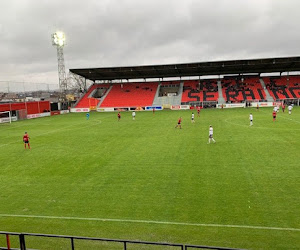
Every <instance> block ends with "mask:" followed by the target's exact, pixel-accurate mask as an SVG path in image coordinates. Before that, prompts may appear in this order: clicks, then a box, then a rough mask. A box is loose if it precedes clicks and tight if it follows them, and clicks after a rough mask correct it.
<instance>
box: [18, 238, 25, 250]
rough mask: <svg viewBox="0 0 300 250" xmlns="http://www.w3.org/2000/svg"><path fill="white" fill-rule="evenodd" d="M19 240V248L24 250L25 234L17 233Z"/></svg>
mask: <svg viewBox="0 0 300 250" xmlns="http://www.w3.org/2000/svg"><path fill="white" fill-rule="evenodd" d="M19 241H20V250H26V244H25V235H24V234H20V235H19Z"/></svg>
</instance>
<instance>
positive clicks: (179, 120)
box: [175, 117, 182, 129]
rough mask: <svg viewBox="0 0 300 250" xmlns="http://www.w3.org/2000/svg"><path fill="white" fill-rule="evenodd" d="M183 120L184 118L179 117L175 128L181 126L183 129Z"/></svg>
mask: <svg viewBox="0 0 300 250" xmlns="http://www.w3.org/2000/svg"><path fill="white" fill-rule="evenodd" d="M181 121H182V118H181V117H179V119H178V123H177V125H176V127H175V128H178V127H179V128H180V129H181Z"/></svg>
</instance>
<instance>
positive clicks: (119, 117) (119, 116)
mask: <svg viewBox="0 0 300 250" xmlns="http://www.w3.org/2000/svg"><path fill="white" fill-rule="evenodd" d="M120 120H121V113H120V112H119V113H118V121H120Z"/></svg>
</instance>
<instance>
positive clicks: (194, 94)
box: [181, 80, 219, 104]
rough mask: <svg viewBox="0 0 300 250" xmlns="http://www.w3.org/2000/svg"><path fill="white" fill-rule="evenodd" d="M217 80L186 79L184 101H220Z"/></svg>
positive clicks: (182, 100)
mask: <svg viewBox="0 0 300 250" xmlns="http://www.w3.org/2000/svg"><path fill="white" fill-rule="evenodd" d="M218 97H219V94H218V86H217V80H201V81H200V84H199V80H188V81H184V85H183V93H182V99H181V102H182V103H185V104H186V103H190V102H199V101H201V102H202V101H218Z"/></svg>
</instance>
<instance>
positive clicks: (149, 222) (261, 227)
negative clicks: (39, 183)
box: [0, 214, 300, 232]
mask: <svg viewBox="0 0 300 250" xmlns="http://www.w3.org/2000/svg"><path fill="white" fill-rule="evenodd" d="M0 217H21V218H38V219H60V220H86V221H103V222H129V223H144V224H164V225H181V226H196V227H224V228H246V229H262V230H277V231H296V232H300V228H287V227H264V226H248V225H223V224H205V223H185V222H169V221H152V220H129V219H104V218H82V217H64V216H61V217H60V216H44V215H20V214H0Z"/></svg>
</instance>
